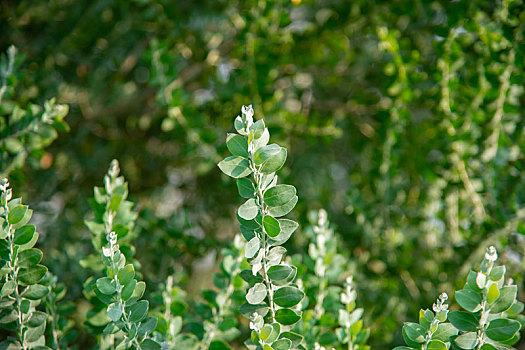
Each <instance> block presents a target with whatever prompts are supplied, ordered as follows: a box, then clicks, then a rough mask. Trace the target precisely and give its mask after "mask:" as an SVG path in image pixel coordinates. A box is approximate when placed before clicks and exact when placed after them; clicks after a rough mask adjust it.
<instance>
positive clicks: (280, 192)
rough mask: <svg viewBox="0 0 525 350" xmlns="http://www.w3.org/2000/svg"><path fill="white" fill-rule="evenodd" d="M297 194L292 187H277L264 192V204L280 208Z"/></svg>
mask: <svg viewBox="0 0 525 350" xmlns="http://www.w3.org/2000/svg"><path fill="white" fill-rule="evenodd" d="M296 193H297V191H296V189H295V187H293V186H292V185H277V186H275V187H272V188H270V189H268V190H267V191H266V192H264V203H266V204H267V205H268V206H270V207H280V206H282V205H285V204H286V203H288V202H289V201H290V200H291V199H292V198H293V197H294V196H295V195H296Z"/></svg>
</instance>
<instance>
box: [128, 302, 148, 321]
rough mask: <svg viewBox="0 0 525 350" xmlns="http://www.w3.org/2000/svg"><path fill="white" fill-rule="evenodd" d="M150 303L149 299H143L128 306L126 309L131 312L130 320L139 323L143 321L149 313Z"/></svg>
mask: <svg viewBox="0 0 525 350" xmlns="http://www.w3.org/2000/svg"><path fill="white" fill-rule="evenodd" d="M148 307H149V303H148V301H147V300H141V301H139V302H137V303H135V304H133V305H131V306H130V307H127V308H126V310H127V312H128V313H129V321H130V322H133V323H137V322H140V321H142V320H143V319H144V318H145V317H146V316H147V314H148Z"/></svg>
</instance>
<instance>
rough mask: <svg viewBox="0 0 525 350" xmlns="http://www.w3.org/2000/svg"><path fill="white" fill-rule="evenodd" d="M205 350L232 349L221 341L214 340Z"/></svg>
mask: <svg viewBox="0 0 525 350" xmlns="http://www.w3.org/2000/svg"><path fill="white" fill-rule="evenodd" d="M207 350H232V348H231V347H230V346H229V345H228V344H226V343H225V342H223V341H222V340H214V341H212V342H211V343H210V346H209V347H208V349H207Z"/></svg>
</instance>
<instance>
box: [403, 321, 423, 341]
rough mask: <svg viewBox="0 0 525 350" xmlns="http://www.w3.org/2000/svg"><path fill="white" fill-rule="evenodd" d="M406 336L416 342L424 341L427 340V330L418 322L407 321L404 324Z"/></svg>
mask: <svg viewBox="0 0 525 350" xmlns="http://www.w3.org/2000/svg"><path fill="white" fill-rule="evenodd" d="M403 330H404V331H405V334H406V336H407V337H408V338H409V339H410V340H412V341H413V342H416V343H418V344H419V343H423V342H424V341H425V334H426V330H425V329H424V328H423V327H422V326H421V325H419V324H417V323H411V322H406V323H405V325H404V326H403Z"/></svg>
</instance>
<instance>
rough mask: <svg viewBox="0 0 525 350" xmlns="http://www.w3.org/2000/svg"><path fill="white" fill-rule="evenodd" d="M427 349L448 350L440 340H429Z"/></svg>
mask: <svg viewBox="0 0 525 350" xmlns="http://www.w3.org/2000/svg"><path fill="white" fill-rule="evenodd" d="M427 350H448V348H447V346H446V345H445V343H443V342H442V341H441V340H431V341H430V342H429V343H428V344H427Z"/></svg>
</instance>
